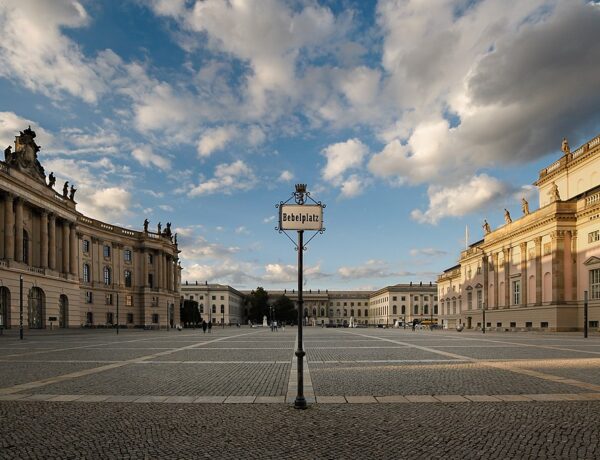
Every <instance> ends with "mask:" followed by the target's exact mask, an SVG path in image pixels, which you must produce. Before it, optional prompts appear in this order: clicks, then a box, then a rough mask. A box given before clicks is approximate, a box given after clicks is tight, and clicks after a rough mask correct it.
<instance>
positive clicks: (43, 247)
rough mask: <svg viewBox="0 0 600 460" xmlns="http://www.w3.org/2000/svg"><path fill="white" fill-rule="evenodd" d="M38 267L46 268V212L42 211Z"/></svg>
mask: <svg viewBox="0 0 600 460" xmlns="http://www.w3.org/2000/svg"><path fill="white" fill-rule="evenodd" d="M40 227H41V228H40V266H41V267H42V268H48V211H46V210H45V209H44V210H42V217H41V223H40Z"/></svg>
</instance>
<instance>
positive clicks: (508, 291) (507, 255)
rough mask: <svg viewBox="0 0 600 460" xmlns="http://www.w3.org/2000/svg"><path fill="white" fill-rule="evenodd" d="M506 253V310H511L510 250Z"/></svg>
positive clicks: (507, 249) (505, 250)
mask: <svg viewBox="0 0 600 460" xmlns="http://www.w3.org/2000/svg"><path fill="white" fill-rule="evenodd" d="M503 252H504V308H510V288H511V286H510V248H506V249H504V250H503Z"/></svg>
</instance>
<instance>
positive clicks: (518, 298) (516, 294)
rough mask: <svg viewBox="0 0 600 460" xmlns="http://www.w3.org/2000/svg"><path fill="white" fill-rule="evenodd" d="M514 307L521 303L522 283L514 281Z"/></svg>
mask: <svg viewBox="0 0 600 460" xmlns="http://www.w3.org/2000/svg"><path fill="white" fill-rule="evenodd" d="M512 284H513V305H519V304H520V303H521V281H520V280H517V281H513V283H512Z"/></svg>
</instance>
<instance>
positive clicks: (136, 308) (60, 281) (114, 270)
mask: <svg viewBox="0 0 600 460" xmlns="http://www.w3.org/2000/svg"><path fill="white" fill-rule="evenodd" d="M38 151H39V147H38V146H37V145H36V143H35V132H34V131H32V130H31V128H28V129H26V130H24V131H22V132H21V133H20V135H19V136H17V137H16V140H15V150H14V152H13V151H12V147H9V148H7V149H6V150H5V152H4V153H5V161H4V162H1V161H0V325H2V327H4V328H8V327H19V325H20V322H21V319H20V318H21V303H22V306H23V307H22V322H23V326H24V327H25V328H45V327H50V326H56V327H65V328H66V327H81V326H84V325H87V326H111V325H115V324H117V322H118V323H119V324H121V325H127V326H130V327H134V326H139V327H147V326H153V327H165V326H167V324H169V325H174V324H177V323H178V322H179V285H180V279H181V275H180V271H181V267H180V265H179V263H178V261H179V257H178V253H179V251H178V249H177V243H176V240H175V241H173V236H172V235H171V233H170V227H168V229H167V230H165V231H162V232H160V231H159V232H156V233H155V232H150V231H148V229H147V227H146V226H145V228H144V231H133V230H129V229H126V228H122V227H117V226H114V225H111V224H108V223H105V222H101V221H98V220H95V219H91V218H89V217H86V216H84V215H82V214H81V213H80V212H78V211H77V203H76V201H75V199H74V198H75V192H76V190H75V189H74V188H73V187H71V189H69V188H68V184H67V183H65V184H64V187H63V190H62V193H59V192H57V191H56V190H55V189H54V185H55V184H54V182H55V179H54V175H53V174H52V173H50V175H49V177H48V182H47V178H46V174H45V171H44V168H43V167H42V166H41V164H40V162H39V161H38V158H37V152H38ZM21 280H22V284H23V291H22V292H23V294H22V296H21V294H20V292H21V290H20V283H21ZM117 306H118V307H119V317H118V318H117Z"/></svg>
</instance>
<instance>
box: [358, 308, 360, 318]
mask: <svg viewBox="0 0 600 460" xmlns="http://www.w3.org/2000/svg"><path fill="white" fill-rule="evenodd" d="M358 317H359V318H360V308H359V309H358Z"/></svg>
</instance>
